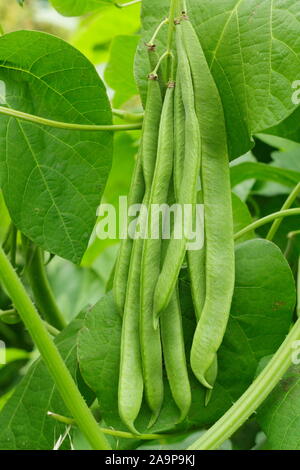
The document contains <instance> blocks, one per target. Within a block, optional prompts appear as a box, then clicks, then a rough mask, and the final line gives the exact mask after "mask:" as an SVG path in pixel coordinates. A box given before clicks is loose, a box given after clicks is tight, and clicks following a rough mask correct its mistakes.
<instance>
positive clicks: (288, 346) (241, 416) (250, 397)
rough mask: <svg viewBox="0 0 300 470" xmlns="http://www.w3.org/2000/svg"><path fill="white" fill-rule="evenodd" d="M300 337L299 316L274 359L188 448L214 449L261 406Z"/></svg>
mask: <svg viewBox="0 0 300 470" xmlns="http://www.w3.org/2000/svg"><path fill="white" fill-rule="evenodd" d="M299 338H300V319H299V320H298V321H297V322H296V323H295V325H294V326H293V328H292V329H291V331H290V333H289V334H288V336H287V337H286V339H285V341H284V342H283V343H282V345H281V346H280V348H279V349H278V351H277V352H276V354H274V356H273V358H272V359H271V361H270V362H269V363H268V365H267V366H266V367H265V368H264V370H263V371H262V372H261V374H260V375H259V376H258V377H257V378H256V379H255V380H254V382H253V383H252V385H250V387H249V388H248V389H247V391H246V392H245V393H244V394H243V395H242V396H241V397H240V398H239V400H238V401H237V402H236V403H235V404H234V405H233V406H232V407H231V408H230V409H229V410H228V411H227V412H226V413H225V414H224V415H223V416H222V418H221V419H219V421H217V422H216V423H215V424H214V425H213V426H212V427H211V428H210V429H209V430H208V431H207V432H206V433H205V434H204V435H203V436H201V437H200V438H199V439H198V440H197V441H196V442H195V443H194V444H192V445H191V446H190V447H189V450H215V449H218V448H219V447H220V446H221V444H223V442H224V441H225V440H226V439H228V438H229V437H230V436H232V434H233V433H234V432H235V431H237V429H239V428H240V427H241V425H242V424H243V423H244V422H245V421H246V420H247V419H248V418H249V417H250V416H251V415H252V414H253V413H254V412H255V411H256V410H257V409H258V408H259V406H260V405H261V404H262V403H263V401H264V400H265V399H266V398H267V396H268V395H269V394H270V393H271V391H272V390H273V388H274V387H275V386H276V385H277V383H278V382H279V381H280V380H281V378H282V376H283V375H284V374H285V372H286V371H287V370H288V368H289V367H290V365H291V363H292V347H293V344H294V342H295V341H297V340H298V339H299Z"/></svg>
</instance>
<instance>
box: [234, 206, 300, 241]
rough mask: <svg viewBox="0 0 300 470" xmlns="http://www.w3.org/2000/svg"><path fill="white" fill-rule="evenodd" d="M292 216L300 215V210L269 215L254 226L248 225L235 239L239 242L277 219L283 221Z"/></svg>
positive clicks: (288, 210)
mask: <svg viewBox="0 0 300 470" xmlns="http://www.w3.org/2000/svg"><path fill="white" fill-rule="evenodd" d="M292 215H300V208H299V209H287V210H285V211H279V212H274V213H273V214H269V215H267V216H266V217H263V218H262V219H259V220H256V221H255V222H253V223H252V224H250V225H248V226H247V227H245V228H243V229H242V230H240V231H239V232H237V233H236V234H235V235H234V239H235V240H238V239H239V238H240V237H242V236H243V235H246V233H248V232H252V231H253V230H256V229H257V228H259V227H262V226H263V225H265V224H269V223H270V222H273V220H276V219H283V218H284V217H291V216H292Z"/></svg>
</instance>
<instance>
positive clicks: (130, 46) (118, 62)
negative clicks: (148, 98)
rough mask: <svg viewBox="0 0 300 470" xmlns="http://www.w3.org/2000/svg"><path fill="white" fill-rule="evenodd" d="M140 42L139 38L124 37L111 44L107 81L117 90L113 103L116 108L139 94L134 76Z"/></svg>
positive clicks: (116, 38) (106, 71)
mask: <svg viewBox="0 0 300 470" xmlns="http://www.w3.org/2000/svg"><path fill="white" fill-rule="evenodd" d="M138 41H139V38H138V36H124V35H123V36H117V37H115V38H114V39H113V41H112V44H111V49H110V58H109V62H108V64H107V67H106V70H105V81H106V83H107V84H108V86H110V88H112V89H113V90H115V96H114V99H113V103H114V106H115V107H116V108H118V107H120V106H121V105H122V104H124V103H125V102H126V101H127V100H129V98H131V97H132V96H134V95H137V94H138V90H137V87H136V84H135V80H134V75H133V61H134V55H135V52H136V48H137V45H138Z"/></svg>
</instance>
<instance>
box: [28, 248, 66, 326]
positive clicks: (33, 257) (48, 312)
mask: <svg viewBox="0 0 300 470" xmlns="http://www.w3.org/2000/svg"><path fill="white" fill-rule="evenodd" d="M26 258H27V259H28V263H27V265H26V266H25V272H26V274H27V277H28V281H29V283H30V287H31V289H32V293H33V297H34V300H35V302H36V305H37V308H38V310H39V311H40V313H41V314H42V316H43V317H44V318H45V319H46V321H47V322H48V323H49V324H50V325H52V326H54V327H55V328H57V329H58V330H63V329H64V328H65V327H66V326H67V323H66V321H65V319H64V317H63V315H62V313H61V311H60V310H59V308H58V306H57V304H56V301H55V298H54V295H53V293H52V290H51V286H50V284H49V280H48V277H47V274H46V269H45V262H44V252H43V251H42V250H41V249H40V248H38V247H36V246H34V245H31V248H30V249H29V256H27V257H26Z"/></svg>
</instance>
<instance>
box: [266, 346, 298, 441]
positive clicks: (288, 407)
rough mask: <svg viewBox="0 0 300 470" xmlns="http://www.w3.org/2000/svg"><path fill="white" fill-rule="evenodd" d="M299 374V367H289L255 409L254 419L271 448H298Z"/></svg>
mask: <svg viewBox="0 0 300 470" xmlns="http://www.w3.org/2000/svg"><path fill="white" fill-rule="evenodd" d="M298 347H299V346H298ZM299 373H300V367H299V366H296V365H294V366H292V367H291V368H290V369H289V371H288V372H287V373H286V374H285V375H284V377H283V378H282V380H281V381H280V382H279V384H278V385H277V386H276V388H275V389H274V390H273V392H272V393H271V394H270V395H269V397H268V398H267V400H266V401H265V402H264V404H263V406H262V407H261V408H260V409H259V410H258V415H257V419H258V422H259V424H260V425H261V427H262V429H263V431H264V432H265V434H266V436H267V438H268V443H269V446H270V449H271V450H299V449H300V435H299V427H300V378H299Z"/></svg>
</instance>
